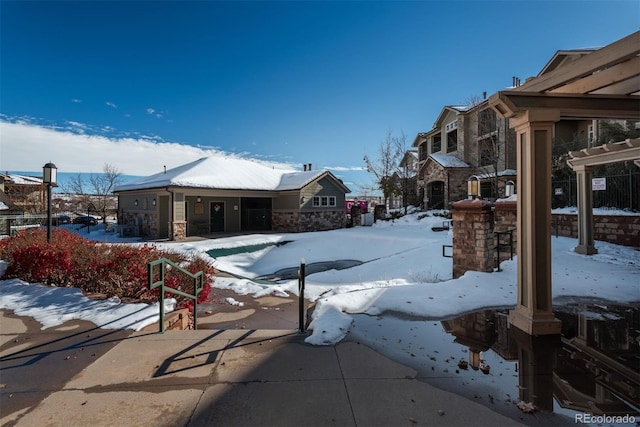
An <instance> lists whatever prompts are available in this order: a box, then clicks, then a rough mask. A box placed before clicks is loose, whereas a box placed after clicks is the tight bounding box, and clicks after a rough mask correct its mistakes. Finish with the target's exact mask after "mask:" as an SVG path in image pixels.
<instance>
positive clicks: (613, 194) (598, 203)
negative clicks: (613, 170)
mask: <svg viewBox="0 0 640 427" xmlns="http://www.w3.org/2000/svg"><path fill="white" fill-rule="evenodd" d="M598 177H599V178H606V188H605V189H604V190H594V191H593V207H594V208H615V209H626V210H631V211H640V197H638V194H640V172H634V171H631V170H630V171H629V172H628V173H626V174H624V175H604V176H598ZM594 178H596V177H595V176H594ZM589 185H591V184H589ZM551 186H552V189H551V191H552V193H551V194H552V195H553V198H552V207H553V208H564V207H567V206H577V204H578V202H577V188H576V186H577V184H576V179H575V177H572V178H571V179H569V180H563V181H560V180H554V181H553V182H552V183H551Z"/></svg>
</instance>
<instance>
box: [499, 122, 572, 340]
mask: <svg viewBox="0 0 640 427" xmlns="http://www.w3.org/2000/svg"><path fill="white" fill-rule="evenodd" d="M557 120H559V114H558V113H555V114H554V113H553V112H545V111H536V110H527V111H525V112H524V113H522V114H521V115H519V116H517V117H515V118H512V119H511V126H512V127H513V128H515V130H516V145H517V160H518V184H517V185H518V191H517V193H518V202H517V206H518V214H517V215H518V218H517V225H518V227H517V230H518V231H517V233H518V243H517V254H518V301H517V305H516V308H515V310H512V311H510V312H509V321H510V322H511V324H512V325H514V326H515V327H517V328H519V329H521V330H523V331H524V332H526V333H527V334H529V335H548V334H558V333H560V326H561V323H560V321H559V320H558V319H556V318H555V317H554V315H553V310H552V294H551V143H552V137H553V127H554V123H555V121H557Z"/></svg>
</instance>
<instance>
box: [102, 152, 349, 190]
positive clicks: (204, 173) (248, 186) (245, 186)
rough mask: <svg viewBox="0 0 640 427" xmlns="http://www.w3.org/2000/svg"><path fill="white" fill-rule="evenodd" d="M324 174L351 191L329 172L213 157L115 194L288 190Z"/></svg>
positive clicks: (142, 180) (135, 184)
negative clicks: (161, 190)
mask: <svg viewBox="0 0 640 427" xmlns="http://www.w3.org/2000/svg"><path fill="white" fill-rule="evenodd" d="M323 175H330V176H331V177H332V178H333V179H334V180H335V181H337V182H338V183H339V184H340V185H342V186H343V187H344V189H345V191H346V192H349V191H350V190H349V189H348V188H347V187H345V186H344V184H342V182H341V181H340V180H338V179H337V178H335V177H334V176H333V175H332V174H331V172H328V171H322V170H316V171H304V172H296V171H293V170H286V169H275V168H273V167H269V166H265V165H263V164H261V163H258V162H255V161H253V160H247V159H239V158H232V157H222V156H211V157H203V158H201V159H198V160H196V161H194V162H191V163H187V164H184V165H181V166H178V167H176V168H173V169H169V170H167V171H166V172H160V173H157V174H155V175H151V176H148V177H145V178H141V179H138V180H136V181H133V182H130V183H127V184H123V185H119V186H117V187H116V188H115V189H114V193H118V192H121V191H131V190H145V189H152V188H164V187H192V188H215V189H220V190H267V191H286V190H296V189H300V188H302V187H304V186H306V185H308V184H309V183H311V182H313V181H314V180H316V179H319V178H320V177H321V176H323Z"/></svg>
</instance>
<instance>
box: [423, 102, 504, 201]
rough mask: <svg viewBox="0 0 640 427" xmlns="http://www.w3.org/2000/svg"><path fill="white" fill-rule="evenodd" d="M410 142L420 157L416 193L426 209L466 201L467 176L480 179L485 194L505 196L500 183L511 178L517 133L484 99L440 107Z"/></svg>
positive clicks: (490, 196) (488, 196) (482, 194)
mask: <svg viewBox="0 0 640 427" xmlns="http://www.w3.org/2000/svg"><path fill="white" fill-rule="evenodd" d="M413 146H414V147H417V148H418V158H419V161H420V167H419V172H418V194H419V195H420V197H421V199H422V203H423V206H424V207H425V208H428V209H441V208H447V207H448V206H449V204H450V203H452V202H455V201H457V200H462V199H465V198H466V197H467V188H468V186H467V182H468V181H469V178H470V177H474V179H475V178H477V179H478V180H479V183H480V197H483V198H496V197H500V196H503V195H504V189H503V187H504V183H505V182H506V181H508V180H512V179H515V175H516V171H515V166H516V165H515V159H516V157H515V134H514V133H513V131H512V130H511V129H509V126H508V123H507V121H506V120H505V119H502V118H500V117H499V116H498V115H496V114H495V112H494V111H493V110H492V109H491V108H490V107H489V106H488V104H487V101H486V100H482V101H481V102H479V103H476V104H475V105H473V106H447V107H444V108H443V110H442V112H441V113H440V115H439V116H438V119H437V120H436V122H435V124H434V126H433V129H432V130H430V131H429V132H424V133H419V134H418V135H417V136H416V138H415V139H414V141H413Z"/></svg>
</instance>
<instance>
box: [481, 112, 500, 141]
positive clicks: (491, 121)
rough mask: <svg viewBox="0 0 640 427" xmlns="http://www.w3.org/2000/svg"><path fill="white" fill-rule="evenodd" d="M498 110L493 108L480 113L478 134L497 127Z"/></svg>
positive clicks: (492, 130)
mask: <svg viewBox="0 0 640 427" xmlns="http://www.w3.org/2000/svg"><path fill="white" fill-rule="evenodd" d="M497 120H498V119H497V116H496V112H495V111H493V109H491V108H487V109H486V110H482V111H480V113H478V136H482V135H486V134H488V133H491V132H494V131H495V130H496V129H497Z"/></svg>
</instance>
